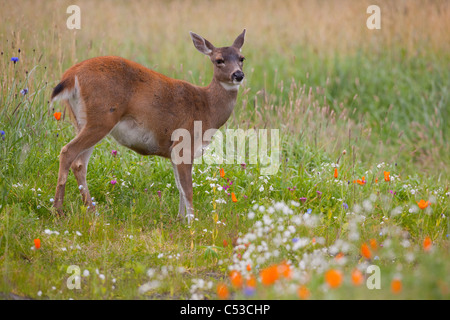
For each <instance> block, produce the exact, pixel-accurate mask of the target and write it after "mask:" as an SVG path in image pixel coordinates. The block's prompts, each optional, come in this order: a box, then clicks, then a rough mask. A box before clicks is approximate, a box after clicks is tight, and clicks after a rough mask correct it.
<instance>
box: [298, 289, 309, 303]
mask: <svg viewBox="0 0 450 320" xmlns="http://www.w3.org/2000/svg"><path fill="white" fill-rule="evenodd" d="M297 295H298V297H299V298H300V299H301V300H308V299H309V296H310V295H311V293H310V292H309V290H308V288H307V287H306V286H300V287H299V288H298V289H297Z"/></svg>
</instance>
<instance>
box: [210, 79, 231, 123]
mask: <svg viewBox="0 0 450 320" xmlns="http://www.w3.org/2000/svg"><path fill="white" fill-rule="evenodd" d="M238 90H239V85H230V84H227V83H223V82H219V81H218V80H216V79H215V78H213V80H212V81H211V83H210V84H209V85H208V86H207V87H206V88H205V91H206V96H207V99H208V105H209V115H210V126H211V128H217V129H218V128H220V127H221V126H222V125H223V124H224V123H225V122H226V121H227V120H228V118H229V117H230V115H231V113H232V112H233V109H234V106H235V105H236V99H237V94H238Z"/></svg>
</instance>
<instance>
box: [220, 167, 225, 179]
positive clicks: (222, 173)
mask: <svg viewBox="0 0 450 320" xmlns="http://www.w3.org/2000/svg"><path fill="white" fill-rule="evenodd" d="M220 177H221V178H225V170H223V168H220Z"/></svg>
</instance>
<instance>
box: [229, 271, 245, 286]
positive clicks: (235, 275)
mask: <svg viewBox="0 0 450 320" xmlns="http://www.w3.org/2000/svg"><path fill="white" fill-rule="evenodd" d="M230 280H231V284H232V286H233V287H234V288H240V287H242V283H243V280H242V275H241V274H240V272H239V271H236V270H233V271H231V272H230Z"/></svg>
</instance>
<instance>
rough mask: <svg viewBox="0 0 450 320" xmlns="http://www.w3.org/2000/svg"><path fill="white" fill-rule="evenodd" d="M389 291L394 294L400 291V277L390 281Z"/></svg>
mask: <svg viewBox="0 0 450 320" xmlns="http://www.w3.org/2000/svg"><path fill="white" fill-rule="evenodd" d="M391 291H392V293H394V294H398V293H400V292H401V291H402V280H400V279H398V278H397V279H393V280H392V281H391Z"/></svg>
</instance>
